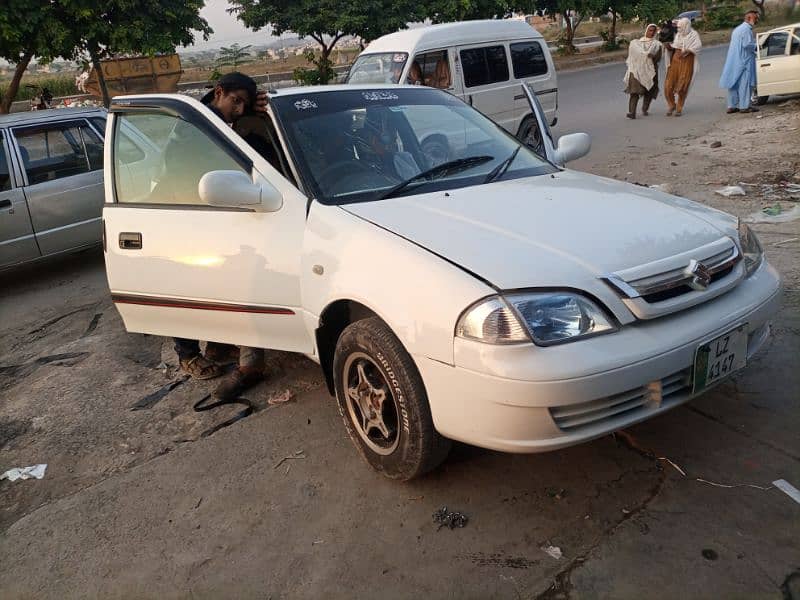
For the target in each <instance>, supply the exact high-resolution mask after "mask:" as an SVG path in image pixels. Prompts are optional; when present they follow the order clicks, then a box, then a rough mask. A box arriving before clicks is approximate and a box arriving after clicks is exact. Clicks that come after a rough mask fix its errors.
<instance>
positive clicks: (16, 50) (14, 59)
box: [0, 0, 72, 114]
mask: <svg viewBox="0 0 800 600" xmlns="http://www.w3.org/2000/svg"><path fill="white" fill-rule="evenodd" d="M3 3H4V7H3V10H0V58H4V59H5V60H7V61H8V62H10V63H12V64H13V65H14V75H13V76H12V78H11V82H10V83H9V85H8V88H7V89H6V91H5V93H4V94H3V95H2V98H0V114H6V113H8V112H9V111H10V110H11V103H12V102H14V98H16V96H17V92H19V85H20V81H21V80H22V76H23V74H24V73H25V70H26V69H27V68H28V65H30V62H31V60H32V59H33V57H34V56H36V57H37V60H38V61H39V62H40V63H47V62H49V61H51V60H52V59H54V58H56V57H58V56H64V55H65V54H69V53H70V51H71V47H72V46H71V42H70V41H69V39H68V38H69V31H68V29H67V27H66V25H65V23H66V21H65V20H64V19H63V16H62V14H61V12H60V10H59V7H58V5H57V4H55V3H53V2H51V1H50V0H3Z"/></svg>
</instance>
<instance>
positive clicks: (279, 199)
mask: <svg viewBox="0 0 800 600" xmlns="http://www.w3.org/2000/svg"><path fill="white" fill-rule="evenodd" d="M198 192H199V194H200V199H201V200H202V201H203V202H205V203H207V204H209V205H210V206H225V207H237V206H258V207H260V208H261V210H263V211H266V212H275V211H276V210H278V209H280V207H281V206H283V196H281V193H280V192H279V191H278V190H277V189H275V187H273V186H272V185H270V184H269V183H268V182H266V181H262V182H261V183H253V181H252V180H251V179H250V177H249V176H248V175H247V174H245V173H242V172H241V171H209V172H208V173H206V174H205V175H203V176H202V177H201V178H200V183H199V184H198Z"/></svg>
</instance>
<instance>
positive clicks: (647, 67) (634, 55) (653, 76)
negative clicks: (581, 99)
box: [623, 23, 663, 119]
mask: <svg viewBox="0 0 800 600" xmlns="http://www.w3.org/2000/svg"><path fill="white" fill-rule="evenodd" d="M657 31H658V27H657V26H656V25H655V24H654V23H650V24H649V25H648V26H647V27H646V28H645V30H644V35H643V36H642V37H640V38H639V39H638V40H633V41H632V42H631V43H630V45H629V46H628V60H627V61H626V63H627V65H628V70H627V71H626V72H625V78H624V79H623V81H624V82H625V93H626V94H629V95H630V98H629V99H628V114H627V117H628V118H629V119H635V118H636V105H637V104H639V96H641V97H642V114H643V115H644V116H647V115H648V114H649V113H648V111H649V110H650V103H651V102H652V101H653V100H654V99H655V98H656V97H657V96H658V62H659V61H660V60H661V54H662V52H663V47H662V46H661V42H659V41H658V39H656V32H657Z"/></svg>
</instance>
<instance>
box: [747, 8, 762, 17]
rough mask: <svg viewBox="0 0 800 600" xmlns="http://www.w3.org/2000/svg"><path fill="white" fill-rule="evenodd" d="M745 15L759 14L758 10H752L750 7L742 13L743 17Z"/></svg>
mask: <svg viewBox="0 0 800 600" xmlns="http://www.w3.org/2000/svg"><path fill="white" fill-rule="evenodd" d="M747 15H755V16H759V15H758V11H757V10H752V9H751V10H748V11H747V12H746V13H744V16H745V17H746V16H747Z"/></svg>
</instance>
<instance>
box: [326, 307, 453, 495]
mask: <svg viewBox="0 0 800 600" xmlns="http://www.w3.org/2000/svg"><path fill="white" fill-rule="evenodd" d="M333 378H334V385H335V389H336V401H337V402H338V404H339V413H340V414H341V415H342V420H343V421H344V426H345V428H347V433H348V434H349V435H350V439H351V440H353V443H354V444H355V446H356V448H357V449H358V451H359V452H360V453H361V455H362V456H363V457H364V459H365V460H366V461H367V462H368V463H369V464H370V465H371V466H372V467H373V468H374V469H375V470H377V471H379V472H381V473H383V474H384V475H385V476H386V477H388V478H390V479H398V480H402V481H407V480H409V479H413V478H414V477H419V476H420V475H422V474H424V473H427V472H428V471H430V470H432V469H434V468H436V467H437V466H438V465H439V464H441V462H442V461H443V460H444V459H445V458H446V457H447V454H448V452H449V451H450V445H451V442H450V440H448V439H447V438H444V437H442V436H441V435H439V434H438V433H437V432H436V430H435V429H434V427H433V420H432V419H431V411H430V407H429V406H428V396H427V394H426V393H425V387H424V385H423V383H422V378H421V377H420V374H419V371H417V367H416V365H415V364H414V361H413V360H412V359H411V356H410V355H409V354H408V352H406V350H405V348H403V345H402V344H401V343H400V340H398V339H397V337H396V336H395V335H394V333H392V331H391V330H390V329H389V328H388V327H387V326H386V325H385V324H384V323H383V321H381V320H380V319H379V318H377V317H372V318H369V319H364V320H361V321H356V322H355V323H352V324H350V325H348V326H347V328H345V330H344V331H343V332H342V335H341V336H340V337H339V340H338V341H337V343H336V352H335V354H334V357H333ZM348 390H349V392H348ZM351 394H352V395H351ZM375 398H378V399H377V400H376V399H375ZM374 402H379V403H380V408H378V407H377V406H376V404H374ZM362 407H366V408H362Z"/></svg>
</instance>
